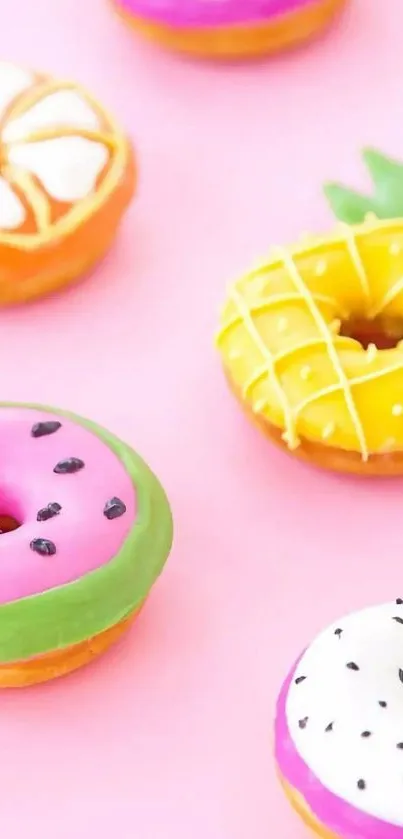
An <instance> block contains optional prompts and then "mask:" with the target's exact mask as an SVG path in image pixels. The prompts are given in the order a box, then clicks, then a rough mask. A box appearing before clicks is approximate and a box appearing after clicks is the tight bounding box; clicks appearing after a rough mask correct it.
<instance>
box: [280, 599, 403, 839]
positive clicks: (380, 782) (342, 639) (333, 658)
mask: <svg viewBox="0 0 403 839" xmlns="http://www.w3.org/2000/svg"><path fill="white" fill-rule="evenodd" d="M402 707H403V600H401V599H399V600H397V601H396V602H395V603H392V604H386V605H382V606H376V607H372V608H369V609H366V610H364V611H362V612H357V613H355V614H352V615H350V616H349V617H347V618H345V619H343V620H342V621H340V622H338V623H335V624H333V625H332V626H331V627H330V628H329V629H327V630H326V631H325V632H323V633H322V634H321V635H319V637H318V638H317V639H316V640H315V641H314V643H313V644H312V646H310V647H309V648H308V650H307V651H306V652H305V654H304V655H303V656H302V658H301V659H300V661H299V663H298V665H297V668H296V670H295V672H294V673H293V676H292V681H291V684H290V687H289V690H288V696H287V698H286V718H287V725H288V731H289V734H290V736H291V739H292V741H293V743H294V745H295V747H296V750H297V753H298V755H299V756H300V758H302V760H303V761H304V763H305V764H306V766H307V767H308V769H309V771H310V772H312V773H313V776H314V777H315V778H316V779H317V780H319V781H320V783H321V784H322V785H323V787H325V788H326V789H327V790H329V791H330V792H331V793H333V794H334V795H336V796H338V797H339V798H340V799H342V800H343V801H345V802H348V804H350V805H352V806H354V807H355V808H357V809H358V810H360V811H361V812H363V813H365V814H367V815H370V816H372V817H375V818H377V819H380V820H382V821H383V822H385V823H390V824H391V825H395V826H396V825H398V826H399V827H402V828H403V794H402V788H403V714H402ZM292 760H293V758H292V754H291V753H289V754H288V756H287V761H291V762H292ZM311 783H312V784H313V779H312V780H311ZM333 806H334V805H333ZM329 812H330V811H329ZM356 824H357V834H356V833H355V832H354V836H355V835H358V833H359V835H360V836H361V835H362V836H364V835H369V833H367V832H366V831H364V830H363V832H362V833H361V831H359V830H358V822H357V823H356ZM399 835H400V834H399ZM371 836H374V837H375V836H377V837H378V836H379V837H380V836H382V839H389V837H390V839H392V837H393V839H394V837H395V836H396V831H394V830H393V829H392V828H391V832H390V834H389V832H388V828H387V824H385V825H384V826H383V830H380V831H379V832H376V830H375V829H374V831H373V833H371Z"/></svg>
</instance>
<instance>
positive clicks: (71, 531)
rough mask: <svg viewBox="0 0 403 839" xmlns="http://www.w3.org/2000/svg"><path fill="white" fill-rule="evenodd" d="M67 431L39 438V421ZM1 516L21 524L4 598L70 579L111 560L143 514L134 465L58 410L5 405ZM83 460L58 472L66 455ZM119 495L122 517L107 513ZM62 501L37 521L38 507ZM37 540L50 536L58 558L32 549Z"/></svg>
mask: <svg viewBox="0 0 403 839" xmlns="http://www.w3.org/2000/svg"><path fill="white" fill-rule="evenodd" d="M55 419H56V420H57V419H59V421H60V422H61V428H59V429H58V431H56V432H55V433H53V434H49V435H46V436H44V437H38V438H35V437H32V436H31V428H32V426H33V425H35V424H36V423H40V422H48V421H51V420H55ZM0 440H1V449H0V474H1V478H0V513H3V514H4V513H6V514H8V515H12V516H14V517H15V518H16V519H17V520H18V521H19V522H20V523H21V527H20V528H19V529H18V530H15V531H14V532H12V533H5V534H3V535H2V536H1V538H0V603H7V602H8V601H10V600H17V599H18V598H20V597H28V595H30V594H37V593H38V592H41V591H46V590H47V589H49V588H53V587H54V586H60V585H63V584H64V583H69V582H71V581H72V580H76V579H78V577H82V576H83V575H84V574H87V573H88V572H89V571H93V570H94V569H95V568H98V567H99V566H101V565H104V564H105V563H106V562H109V560H110V559H112V558H113V557H114V556H115V555H116V554H117V553H118V551H119V549H120V548H121V547H122V544H123V542H124V540H125V538H126V536H127V534H128V533H129V530H131V528H132V526H133V521H134V518H135V495H134V491H133V485H132V482H131V480H130V477H129V475H128V474H127V472H126V470H125V469H124V467H123V466H122V464H121V463H120V462H119V460H118V459H117V457H116V456H115V455H114V454H113V452H112V451H111V450H110V449H109V448H108V447H107V446H105V445H104V444H103V443H102V441H101V440H99V438H98V437H96V436H95V434H92V433H91V432H89V431H87V430H86V429H85V428H83V427H82V426H80V425H77V424H76V423H73V422H69V421H68V420H66V419H65V418H64V417H57V416H56V415H55V414H52V413H42V412H40V411H34V410H24V409H16V408H0ZM70 457H77V458H79V459H80V460H82V461H83V462H84V468H83V469H80V471H79V472H76V473H75V474H57V473H55V472H54V471H53V470H54V467H55V466H56V464H58V463H59V462H60V461H61V460H65V459H66V458H70ZM113 496H117V497H118V498H120V499H121V500H122V501H123V502H124V503H125V505H126V513H125V514H124V515H123V516H121V517H120V518H116V519H113V520H108V519H107V518H106V516H104V514H103V509H104V507H105V504H106V502H107V501H109V499H110V498H112V497H113ZM55 501H56V502H57V503H58V504H60V506H61V510H60V513H59V514H58V515H57V516H55V517H54V518H52V519H49V520H48V521H42V522H38V521H37V513H38V510H41V509H42V508H43V507H47V505H48V504H50V503H53V502H55ZM34 539H50V540H51V541H52V542H53V544H54V545H55V546H56V554H55V555H53V556H41V555H40V554H38V553H36V552H35V551H33V550H31V548H30V543H31V541H32V540H34Z"/></svg>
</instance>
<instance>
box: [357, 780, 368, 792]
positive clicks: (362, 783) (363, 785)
mask: <svg viewBox="0 0 403 839" xmlns="http://www.w3.org/2000/svg"><path fill="white" fill-rule="evenodd" d="M366 786H367V785H366V783H365V781H364V780H363V779H362V778H360V780H359V781H357V787H358V789H361V790H362V789H366Z"/></svg>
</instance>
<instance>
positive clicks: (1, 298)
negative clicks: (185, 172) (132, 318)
mask: <svg viewBox="0 0 403 839" xmlns="http://www.w3.org/2000/svg"><path fill="white" fill-rule="evenodd" d="M134 184H135V165H134V157H133V152H132V149H131V146H130V143H129V141H128V139H127V137H126V136H125V135H124V134H123V133H122V132H121V131H120V129H119V128H118V127H117V126H116V124H115V122H114V120H113V119H112V118H111V117H110V116H109V115H108V114H107V113H106V112H105V110H104V109H103V108H102V107H101V106H100V105H99V104H98V103H97V102H96V101H95V100H94V99H93V98H92V97H91V96H90V95H89V94H88V93H87V92H86V91H84V90H83V89H82V88H81V87H79V86H78V85H76V84H74V83H71V82H57V81H54V80H53V79H51V78H49V77H48V76H44V75H42V74H39V73H34V72H31V71H29V70H25V69H22V68H20V67H18V66H14V65H12V64H6V63H1V62H0V304H2V305H4V304H8V303H16V302H24V301H27V300H29V299H31V298H34V297H40V296H42V295H44V294H47V293H49V292H52V291H55V290H56V289H59V288H61V287H62V286H64V285H67V284H68V283H71V282H72V281H73V280H75V279H77V278H78V277H80V276H81V275H82V274H84V273H86V272H87V271H89V269H90V268H91V267H92V266H93V265H94V264H95V263H96V262H97V261H98V260H99V259H101V257H102V256H103V255H104V254H105V252H106V251H107V249H108V248H109V246H110V245H111V242H112V240H113V238H114V236H115V234H116V229H117V226H118V224H119V222H120V220H121V217H122V214H123V212H124V210H125V209H126V207H127V205H128V203H129V201H130V199H131V197H132V194H133V191H134Z"/></svg>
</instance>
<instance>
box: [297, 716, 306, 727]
mask: <svg viewBox="0 0 403 839" xmlns="http://www.w3.org/2000/svg"><path fill="white" fill-rule="evenodd" d="M308 719H309V717H304V719H303V720H299V721H298V725H299V727H300V728H306V727H307V725H308Z"/></svg>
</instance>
